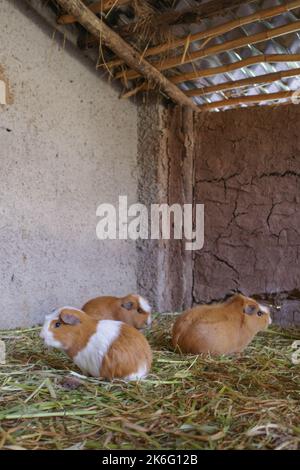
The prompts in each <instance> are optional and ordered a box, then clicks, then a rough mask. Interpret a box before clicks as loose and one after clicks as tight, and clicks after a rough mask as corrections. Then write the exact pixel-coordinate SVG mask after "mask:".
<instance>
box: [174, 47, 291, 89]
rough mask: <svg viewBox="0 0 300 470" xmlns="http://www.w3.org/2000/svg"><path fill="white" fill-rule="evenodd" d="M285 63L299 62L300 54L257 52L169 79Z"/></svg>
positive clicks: (184, 80)
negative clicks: (244, 57) (228, 62)
mask: <svg viewBox="0 0 300 470" xmlns="http://www.w3.org/2000/svg"><path fill="white" fill-rule="evenodd" d="M280 62H283V63H287V62H300V54H259V55H254V56H251V57H248V58H247V59H242V60H238V61H236V62H233V63H232V64H227V65H220V66H218V67H210V68H208V69H201V70H200V69H199V70H195V71H193V72H187V73H182V74H181V75H176V76H174V77H170V78H169V80H170V81H171V82H172V83H183V82H188V81H192V80H197V79H198V78H202V77H211V76H212V75H218V74H219V73H227V72H232V71H233V70H238V69H241V68H243V67H248V66H249V65H256V64H267V63H280Z"/></svg>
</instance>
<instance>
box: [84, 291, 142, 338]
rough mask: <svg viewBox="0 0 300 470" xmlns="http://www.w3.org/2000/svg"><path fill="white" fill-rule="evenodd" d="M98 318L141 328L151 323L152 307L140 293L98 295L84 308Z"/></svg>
mask: <svg viewBox="0 0 300 470" xmlns="http://www.w3.org/2000/svg"><path fill="white" fill-rule="evenodd" d="M81 310H83V311H84V312H85V313H87V314H88V315H90V316H91V317H93V318H95V319H96V320H118V321H122V322H124V323H127V324H128V325H131V326H134V328H137V329H138V330H140V329H141V328H145V327H146V326H150V325H151V307H150V305H149V304H148V302H147V300H146V299H144V298H143V297H141V296H140V295H135V294H129V295H126V297H111V296H105V297H96V298H95V299H92V300H89V301H88V302H87V303H86V304H84V306H83V307H82V309H81Z"/></svg>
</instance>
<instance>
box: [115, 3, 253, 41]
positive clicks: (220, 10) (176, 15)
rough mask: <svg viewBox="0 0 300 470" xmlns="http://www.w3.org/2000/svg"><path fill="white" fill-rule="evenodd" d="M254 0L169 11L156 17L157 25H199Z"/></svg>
mask: <svg viewBox="0 0 300 470" xmlns="http://www.w3.org/2000/svg"><path fill="white" fill-rule="evenodd" d="M254 1H256V0H211V1H209V2H206V3H203V4H201V5H198V6H191V7H188V8H184V9H182V10H174V9H169V10H167V11H165V12H163V13H161V14H160V15H157V24H158V25H161V26H166V25H168V26H172V25H178V24H189V25H190V24H193V23H199V22H200V21H201V20H203V19H205V18H209V17H212V16H214V17H216V16H219V15H222V14H224V13H225V12H226V11H227V10H231V9H233V8H237V7H239V6H241V5H244V4H248V3H253V2H254ZM135 25H136V23H131V24H130V25H125V26H123V27H121V28H120V29H119V32H120V33H128V32H129V29H132V28H134V26H135Z"/></svg>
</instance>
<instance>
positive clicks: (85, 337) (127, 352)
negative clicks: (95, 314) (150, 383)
mask: <svg viewBox="0 0 300 470" xmlns="http://www.w3.org/2000/svg"><path fill="white" fill-rule="evenodd" d="M57 312H58V313H57V315H56V314H55V313H54V315H55V316H54V318H53V319H52V320H51V321H50V323H49V326H48V330H49V332H50V334H51V335H52V336H51V337H53V340H54V341H57V342H58V343H60V344H59V345H56V344H55V343H54V344H51V345H53V346H54V347H59V348H60V349H63V350H64V351H65V352H66V354H67V355H68V356H69V357H70V358H71V359H75V358H77V357H78V353H82V351H84V350H85V349H86V348H87V347H90V341H91V338H92V337H93V338H94V339H93V341H94V342H93V343H91V344H93V346H92V349H91V350H90V352H91V351H92V360H93V359H95V360H96V361H97V357H98V351H99V349H98V345H99V346H101V345H100V344H99V343H98V337H97V336H95V333H96V334H98V333H97V332H99V331H101V327H102V324H103V323H104V324H106V328H107V326H109V328H110V329H109V333H110V332H111V330H114V328H115V327H116V328H119V326H117V324H116V323H115V322H114V321H110V322H103V323H102V319H101V320H96V319H95V318H92V317H91V316H89V315H87V314H86V313H85V312H83V311H81V310H77V309H72V308H68V307H66V308H63V309H61V310H58V311H57ZM46 321H47V319H46ZM114 325H116V326H114ZM118 325H120V330H119V333H118V336H117V337H116V338H115V339H114V340H113V342H112V343H111V344H110V347H109V349H108V350H107V352H106V353H105V355H104V357H103V359H102V362H101V363H100V364H99V377H103V378H106V379H109V380H111V379H113V378H128V376H130V375H132V374H136V373H137V372H138V371H139V370H140V369H142V370H145V375H146V373H147V372H148V371H149V369H150V367H151V363H152V352H151V348H150V345H149V343H148V341H147V340H146V338H145V337H144V336H143V335H142V334H141V333H140V332H139V331H137V330H136V329H135V328H133V327H132V326H130V325H127V324H125V323H118ZM48 330H47V331H48ZM117 331H118V330H117ZM44 336H45V333H44ZM42 337H43V336H42ZM95 338H96V340H95ZM95 341H96V343H95ZM89 354H90V353H89ZM89 357H91V356H89ZM89 360H90V359H89ZM75 362H76V360H75ZM82 370H83V369H82ZM83 372H85V370H83ZM94 375H95V374H94Z"/></svg>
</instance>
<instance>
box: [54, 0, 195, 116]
mask: <svg viewBox="0 0 300 470" xmlns="http://www.w3.org/2000/svg"><path fill="white" fill-rule="evenodd" d="M56 1H57V3H59V4H60V5H61V7H62V8H64V10H65V11H67V12H68V13H69V14H71V15H73V16H75V17H76V18H77V21H78V22H79V23H80V24H81V25H82V26H83V27H84V28H86V29H87V30H88V31H89V32H90V33H91V34H93V35H94V36H97V35H98V36H99V38H100V39H101V43H102V44H104V45H105V46H107V47H108V48H109V49H111V50H112V51H113V52H114V53H115V54H117V55H118V56H119V57H121V58H122V59H123V60H124V61H125V62H126V64H127V65H129V67H132V68H133V69H134V70H136V71H137V72H138V74H140V75H143V76H144V77H145V78H146V80H147V81H148V82H150V83H152V84H155V85H156V86H157V87H158V88H159V89H160V90H162V91H163V92H164V93H165V94H166V95H167V96H169V97H170V98H171V99H172V100H174V101H175V102H176V103H178V104H179V105H181V106H189V107H191V108H192V109H194V110H195V111H196V110H197V106H196V105H195V103H194V102H193V101H192V100H190V99H189V98H188V97H187V96H185V94H184V93H183V92H182V91H181V90H180V89H179V88H178V87H177V86H176V85H174V84H173V83H171V82H170V81H169V80H168V79H167V78H166V77H164V76H163V75H162V74H161V73H160V72H159V71H158V70H157V69H156V68H155V67H153V65H151V64H149V62H147V61H146V60H145V59H141V57H140V54H139V53H138V52H137V51H136V50H135V49H133V47H131V46H130V45H129V44H127V43H126V42H125V41H124V39H122V38H121V37H120V36H119V35H118V34H117V33H115V32H114V31H112V30H111V29H110V28H109V27H108V26H107V25H106V24H105V23H104V22H103V21H102V20H101V19H99V18H98V17H97V16H96V15H95V14H94V13H93V12H91V11H90V10H89V9H88V8H87V7H86V6H85V5H84V4H83V3H82V1H81V0H56Z"/></svg>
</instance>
